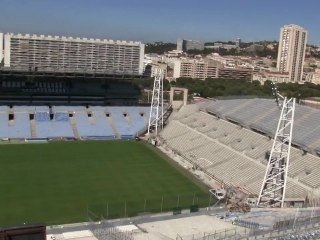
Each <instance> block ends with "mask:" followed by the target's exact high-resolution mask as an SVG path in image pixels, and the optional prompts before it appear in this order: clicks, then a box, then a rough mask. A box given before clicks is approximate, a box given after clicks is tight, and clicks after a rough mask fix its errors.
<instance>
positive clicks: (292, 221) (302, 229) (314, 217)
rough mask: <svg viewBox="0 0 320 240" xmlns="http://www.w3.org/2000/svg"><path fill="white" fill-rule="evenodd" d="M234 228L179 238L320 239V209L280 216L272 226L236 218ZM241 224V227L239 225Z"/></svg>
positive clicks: (196, 239)
mask: <svg viewBox="0 0 320 240" xmlns="http://www.w3.org/2000/svg"><path fill="white" fill-rule="evenodd" d="M233 224H234V225H235V227H234V228H230V229H225V230H222V231H215V232H213V233H203V234H200V236H199V235H197V236H195V235H190V236H177V239H179V240H222V239H283V240H286V239H320V210H319V209H311V210H308V211H300V210H299V209H297V212H296V213H295V214H293V215H290V216H287V217H283V218H279V219H278V220H277V221H276V222H275V223H274V224H273V225H272V226H269V227H268V226H263V225H260V224H258V223H255V222H250V221H245V220H242V219H235V220H234V221H233ZM237 226H240V227H237Z"/></svg>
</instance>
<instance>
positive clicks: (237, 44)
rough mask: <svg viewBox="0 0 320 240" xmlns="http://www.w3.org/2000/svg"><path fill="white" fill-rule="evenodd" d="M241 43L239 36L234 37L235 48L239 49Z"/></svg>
mask: <svg viewBox="0 0 320 240" xmlns="http://www.w3.org/2000/svg"><path fill="white" fill-rule="evenodd" d="M240 44H241V38H236V48H237V49H239V48H240Z"/></svg>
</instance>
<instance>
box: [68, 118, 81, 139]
mask: <svg viewBox="0 0 320 240" xmlns="http://www.w3.org/2000/svg"><path fill="white" fill-rule="evenodd" d="M69 121H70V125H71V128H72V132H73V136H74V137H75V138H76V139H80V134H79V132H78V129H77V126H76V121H75V119H74V117H73V116H72V117H69Z"/></svg>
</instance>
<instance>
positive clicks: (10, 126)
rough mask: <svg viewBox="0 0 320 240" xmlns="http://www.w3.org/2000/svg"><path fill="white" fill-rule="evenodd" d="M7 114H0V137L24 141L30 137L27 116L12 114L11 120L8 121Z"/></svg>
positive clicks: (25, 114) (24, 114)
mask: <svg viewBox="0 0 320 240" xmlns="http://www.w3.org/2000/svg"><path fill="white" fill-rule="evenodd" d="M8 116H9V115H8V112H0V137H1V138H16V139H25V138H30V137H31V129H30V121H29V114H27V113H20V112H18V113H16V114H13V120H8Z"/></svg>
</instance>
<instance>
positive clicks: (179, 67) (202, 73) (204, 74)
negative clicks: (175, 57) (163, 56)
mask: <svg viewBox="0 0 320 240" xmlns="http://www.w3.org/2000/svg"><path fill="white" fill-rule="evenodd" d="M177 77H187V78H197V79H202V80H205V79H206V78H217V77H218V64H216V63H214V62H212V61H204V60H202V59H201V60H198V59H181V60H180V61H179V62H176V63H175V65H174V78H177Z"/></svg>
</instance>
